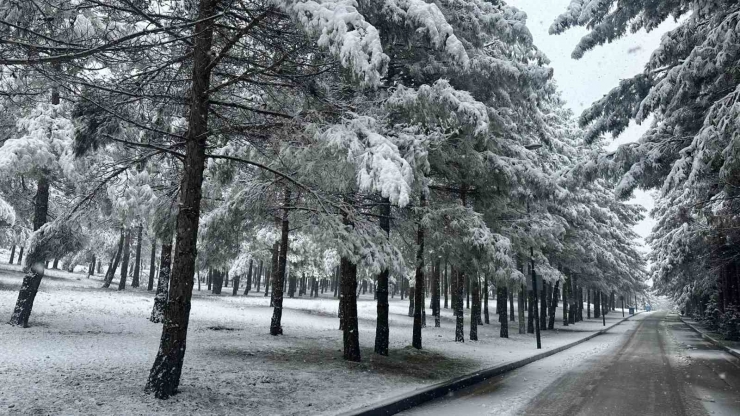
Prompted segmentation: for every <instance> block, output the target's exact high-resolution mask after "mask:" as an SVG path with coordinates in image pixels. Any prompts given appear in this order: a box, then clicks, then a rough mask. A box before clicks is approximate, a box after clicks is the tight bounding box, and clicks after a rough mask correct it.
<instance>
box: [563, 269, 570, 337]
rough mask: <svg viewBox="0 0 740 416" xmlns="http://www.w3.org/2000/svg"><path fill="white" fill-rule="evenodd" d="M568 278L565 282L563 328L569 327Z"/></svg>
mask: <svg viewBox="0 0 740 416" xmlns="http://www.w3.org/2000/svg"><path fill="white" fill-rule="evenodd" d="M568 286H569V285H568V278H567V277H566V278H565V280H564V281H563V326H568Z"/></svg>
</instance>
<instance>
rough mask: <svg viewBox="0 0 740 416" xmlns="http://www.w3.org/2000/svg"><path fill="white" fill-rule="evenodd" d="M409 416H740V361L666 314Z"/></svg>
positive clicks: (626, 324)
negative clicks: (518, 415)
mask: <svg viewBox="0 0 740 416" xmlns="http://www.w3.org/2000/svg"><path fill="white" fill-rule="evenodd" d="M403 414H406V415H422V414H423V415H468V414H469V415H487V414H490V415H511V414H522V415H600V416H608V415H624V414H638V415H740V360H738V359H737V358H735V357H733V356H731V355H730V354H728V353H726V352H724V351H722V350H719V349H717V348H716V347H714V346H713V345H712V344H710V343H708V342H706V341H704V340H703V339H702V338H701V336H700V335H699V334H697V333H695V332H693V331H692V330H691V329H690V328H689V327H688V326H686V325H685V324H684V323H683V322H681V321H680V320H679V319H678V317H677V316H676V315H672V314H668V313H667V312H653V313H646V314H641V315H638V316H636V317H634V318H633V319H632V320H630V321H626V322H624V323H622V324H621V325H618V326H617V327H615V328H614V329H612V330H610V331H609V332H608V333H607V334H605V335H601V336H598V337H595V338H594V339H592V340H589V341H587V342H584V343H583V344H580V345H578V346H576V347H574V348H571V349H569V350H566V351H564V352H562V353H559V354H555V355H553V356H551V357H548V358H546V359H544V360H540V361H537V362H535V363H532V364H530V365H527V366H525V367H522V368H520V369H518V370H515V371H512V372H510V373H508V374H506V375H503V376H500V377H496V378H493V379H491V380H488V381H485V382H483V383H480V384H478V385H475V386H471V387H469V388H467V389H464V390H461V391H459V392H457V393H455V394H454V395H450V396H448V397H445V398H442V399H439V400H435V401H433V402H430V403H427V404H426V405H423V406H420V407H417V408H415V409H412V410H409V411H407V412H404V413H403Z"/></svg>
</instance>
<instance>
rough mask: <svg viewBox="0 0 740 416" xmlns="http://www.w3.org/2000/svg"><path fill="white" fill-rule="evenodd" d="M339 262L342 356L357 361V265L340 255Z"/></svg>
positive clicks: (358, 344) (358, 352)
mask: <svg viewBox="0 0 740 416" xmlns="http://www.w3.org/2000/svg"><path fill="white" fill-rule="evenodd" d="M345 221H346V219H345ZM340 264H341V266H340V267H341V273H342V281H341V299H340V304H341V308H342V322H343V324H342V341H343V345H344V350H343V351H344V353H343V357H344V359H345V360H347V361H357V362H359V361H360V358H361V357H360V336H359V328H358V321H357V265H356V264H354V263H352V262H351V261H350V260H349V259H348V258H345V257H342V259H341V261H340Z"/></svg>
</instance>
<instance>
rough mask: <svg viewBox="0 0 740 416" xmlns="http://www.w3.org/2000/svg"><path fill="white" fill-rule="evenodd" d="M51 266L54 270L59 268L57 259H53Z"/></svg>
mask: <svg viewBox="0 0 740 416" xmlns="http://www.w3.org/2000/svg"><path fill="white" fill-rule="evenodd" d="M51 268H52V269H54V270H59V259H54V263H52V264H51Z"/></svg>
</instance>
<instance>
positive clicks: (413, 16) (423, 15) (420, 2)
mask: <svg viewBox="0 0 740 416" xmlns="http://www.w3.org/2000/svg"><path fill="white" fill-rule="evenodd" d="M383 11H384V12H386V13H387V14H389V15H390V17H391V19H393V20H394V21H400V20H405V21H406V25H407V26H410V27H412V28H413V27H416V32H417V33H423V34H426V35H427V36H428V38H429V40H430V42H431V44H432V45H433V46H434V47H435V48H436V49H438V50H442V51H444V52H446V53H447V54H448V55H450V57H452V58H453V60H454V61H455V62H456V63H458V64H459V65H461V66H462V67H463V68H467V67H468V65H469V64H470V58H469V57H468V53H467V52H466V51H465V47H464V46H463V44H462V42H461V41H460V39H458V38H457V36H455V34H454V33H453V32H454V31H453V29H452V26H451V25H450V24H449V23H448V22H447V19H446V18H445V16H444V14H442V11H441V10H439V7H437V5H436V4H434V3H428V2H426V1H424V0H385V1H384V2H383Z"/></svg>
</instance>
